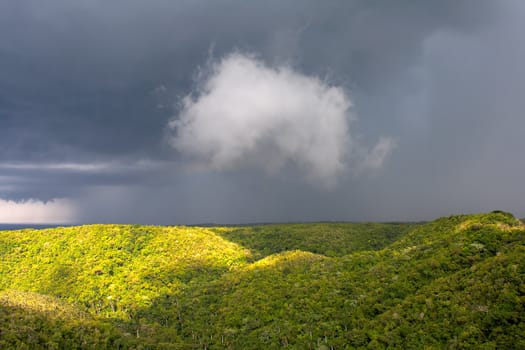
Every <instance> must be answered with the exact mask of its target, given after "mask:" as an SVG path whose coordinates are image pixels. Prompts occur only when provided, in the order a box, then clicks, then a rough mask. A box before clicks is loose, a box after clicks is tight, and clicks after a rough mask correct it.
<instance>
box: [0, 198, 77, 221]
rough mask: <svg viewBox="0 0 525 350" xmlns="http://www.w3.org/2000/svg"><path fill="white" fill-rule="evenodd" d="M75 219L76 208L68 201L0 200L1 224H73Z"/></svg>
mask: <svg viewBox="0 0 525 350" xmlns="http://www.w3.org/2000/svg"><path fill="white" fill-rule="evenodd" d="M75 217H76V210H75V207H74V205H73V203H72V202H71V201H70V200H67V199H53V200H50V201H47V202H44V201H40V200H36V199H28V200H23V201H12V200H5V199H1V198H0V223H10V224H16V223H24V224H46V223H52V224H62V223H70V222H73V221H74V219H75Z"/></svg>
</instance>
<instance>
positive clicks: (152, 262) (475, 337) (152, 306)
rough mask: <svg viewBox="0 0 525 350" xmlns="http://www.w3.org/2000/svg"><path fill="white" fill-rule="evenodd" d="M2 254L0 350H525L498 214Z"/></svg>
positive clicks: (192, 230)
mask: <svg viewBox="0 0 525 350" xmlns="http://www.w3.org/2000/svg"><path fill="white" fill-rule="evenodd" d="M0 255H1V256H2V264H1V265H0V349H1V348H6V349H11V348H14V349H39V348H40V349H75V348H78V349H116V348H122V349H128V348H129V349H223V348H225V349H279V348H283V347H284V348H290V349H353V348H386V347H389V348H399V349H407V348H409V349H410V348H411V349H420V348H425V347H427V348H436V349H438V348H454V349H467V348H473V347H475V348H483V349H505V348H508V349H513V348H525V322H524V318H525V310H524V305H525V283H524V281H525V268H524V266H523V261H525V229H524V226H523V223H522V222H521V221H519V220H516V219H515V218H514V217H513V216H512V215H510V214H507V213H503V212H493V213H489V214H478V215H460V216H451V217H448V218H441V219H438V220H435V221H433V222H430V223H427V224H417V225H416V224H393V223H392V224H374V223H363V224H351V223H338V224H335V223H321V224H287V225H262V226H252V227H208V228H199V227H160V226H138V225H88V226H78V227H67V228H54V229H42V230H18V231H1V232H0Z"/></svg>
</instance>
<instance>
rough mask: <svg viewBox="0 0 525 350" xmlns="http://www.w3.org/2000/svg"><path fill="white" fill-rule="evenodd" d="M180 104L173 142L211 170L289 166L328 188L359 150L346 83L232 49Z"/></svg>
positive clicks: (268, 169)
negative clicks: (337, 83) (330, 81)
mask: <svg viewBox="0 0 525 350" xmlns="http://www.w3.org/2000/svg"><path fill="white" fill-rule="evenodd" d="M182 102H183V103H182V109H181V112H180V115H179V118H178V119H177V120H174V121H172V122H171V123H170V127H171V128H173V129H176V135H175V137H174V139H173V140H172V141H173V145H174V147H175V148H176V149H177V150H179V151H180V152H181V153H183V154H186V155H188V156H190V157H192V158H193V159H194V160H197V161H198V162H199V163H202V164H204V165H206V166H208V167H211V168H214V169H234V168H239V167H243V166H252V167H256V168H262V169H263V170H265V171H267V172H270V173H273V172H276V171H278V170H279V169H281V168H283V167H284V166H286V165H289V164H291V165H293V166H294V167H296V168H298V169H299V170H301V171H302V172H303V173H304V174H305V177H306V178H307V179H308V180H310V181H315V182H317V183H320V184H322V185H328V186H330V185H333V184H335V183H336V180H337V176H338V175H339V174H340V173H341V172H342V171H344V169H345V168H346V163H347V160H348V159H349V156H350V155H351V152H352V150H353V148H354V140H353V138H352V137H351V134H350V128H349V124H350V121H351V119H352V118H351V115H350V114H349V109H350V107H351V105H352V103H351V101H350V99H349V97H348V96H347V94H346V93H345V91H344V90H343V89H342V88H341V87H335V86H330V85H329V84H327V83H326V82H325V81H322V80H321V79H319V78H317V77H310V76H305V75H303V74H300V73H298V72H296V71H294V70H293V69H291V68H290V67H286V66H282V67H277V68H273V67H269V66H267V65H265V64H264V63H263V62H262V61H260V60H258V59H256V58H254V57H253V56H250V55H245V54H241V53H233V54H230V55H228V56H226V57H225V58H223V59H222V60H220V61H219V62H217V63H215V64H212V65H211V67H210V72H209V73H208V74H206V75H204V76H202V77H201V79H200V81H199V86H198V91H197V92H196V93H195V94H192V95H188V96H186V97H185V98H184V99H183V101H182Z"/></svg>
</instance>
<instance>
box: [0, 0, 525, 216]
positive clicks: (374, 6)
mask: <svg viewBox="0 0 525 350" xmlns="http://www.w3.org/2000/svg"><path fill="white" fill-rule="evenodd" d="M524 17H525V8H524V5H523V4H522V2H520V1H517V0H515V1H513V0H503V1H497V2H496V1H484V0H482V1H474V0H462V1H456V0H450V1H428V2H417V3H414V2H413V1H405V0H396V1H376V2H371V1H336V2H330V3H329V4H327V3H324V2H322V3H321V2H317V1H267V2H258V3H246V2H241V1H221V2H218V1H204V0H198V1H192V2H186V1H164V0H154V1H139V0H136V1H127V2H125V3H124V2H121V1H114V2H107V1H87V0H86V1H75V2H70V1H65V0H51V1H46V3H45V4H43V3H42V2H39V1H37V0H32V1H31V0H21V1H4V2H2V3H1V4H0V164H3V165H4V166H3V167H0V198H1V199H3V200H4V201H5V200H17V201H19V200H22V199H29V198H34V199H39V200H44V201H45V200H49V199H53V198H69V200H70V201H72V202H74V203H75V205H76V206H77V209H78V211H77V212H78V213H79V214H78V215H79V216H78V217H77V220H79V221H126V222H127V221H140V222H157V223H170V222H171V223H172V222H205V221H217V222H247V221H273V220H285V221H287V220H319V219H342V220H345V219H351V220H356V219H357V220H359V219H379V220H383V219H387V220H391V219H399V220H404V219H427V218H431V217H434V216H438V215H443V214H449V213H452V212H458V211H461V212H470V211H479V210H490V209H494V208H501V209H506V210H511V211H514V212H516V214H518V215H524V214H523V213H524V211H525V208H524V207H523V204H522V198H523V195H524V193H523V190H522V189H521V188H522V186H521V182H522V179H523V178H524V175H525V161H524V160H523V159H524V158H523V156H522V151H523V150H524V149H525V141H523V139H524V138H523V137H522V135H521V134H522V131H523V130H525V125H524V124H525V118H523V110H524V107H525V106H524V102H523V101H525V100H524V99H523V98H522V97H521V92H522V91H524V89H523V88H524V84H525V69H524V68H523V63H522V62H525V43H524V41H523V35H522V33H523V32H524V29H525V28H523V27H524V23H525V21H524V19H525V18H524ZM210 48H213V52H214V53H213V54H214V55H215V56H216V57H226V55H228V54H229V53H231V52H233V51H235V50H240V51H241V52H256V53H257V54H258V55H259V56H260V59H261V60H262V61H263V62H266V63H267V64H268V65H269V66H270V67H281V66H291V67H294V70H295V71H296V72H298V74H301V75H304V76H314V77H323V79H324V78H325V77H326V79H327V81H330V84H331V86H337V87H341V89H343V90H344V93H345V94H347V95H348V96H351V99H352V102H353V109H352V112H353V113H355V115H356V116H358V120H357V121H356V122H355V123H352V124H351V127H352V128H351V130H352V135H353V137H352V139H351V140H353V141H355V142H356V143H358V144H359V145H360V146H361V147H362V148H363V149H368V150H369V152H368V153H367V152H364V153H366V154H367V155H368V158H366V157H365V156H362V158H363V159H366V160H365V161H363V164H366V163H367V162H368V165H369V166H373V165H374V164H377V163H378V162H379V161H380V160H381V158H382V157H384V155H382V154H383V153H384V152H385V150H386V149H389V147H391V146H392V145H388V140H389V139H388V137H393V138H395V139H396V145H397V148H396V149H395V152H393V153H392V154H391V157H390V159H389V161H388V162H387V163H385V165H384V166H383V168H382V169H381V171H379V172H376V173H363V172H360V171H357V172H355V173H352V172H350V173H345V175H344V176H339V182H338V184H337V186H336V188H335V189H336V190H335V191H324V190H322V189H319V188H315V187H311V186H309V185H308V184H307V183H303V182H301V181H299V182H298V181H297V180H296V176H297V172H296V171H294V169H293V168H289V167H288V166H284V167H282V168H281V169H280V176H277V177H267V176H266V175H265V174H259V173H258V172H257V171H256V169H254V168H253V167H252V168H250V167H248V168H242V169H237V170H235V171H228V172H224V171H222V170H221V168H219V169H215V170H211V171H196V170H194V169H192V170H188V169H186V167H185V165H184V164H185V163H184V162H183V160H182V159H181V154H180V153H179V152H175V151H174V150H173V149H172V147H171V146H170V142H169V140H170V137H171V135H170V133H169V132H168V131H167V130H166V125H167V124H168V122H169V121H170V120H171V119H172V117H173V115H183V113H182V112H183V110H181V109H180V105H178V103H179V102H180V99H181V97H183V96H186V95H187V94H188V93H190V92H191V91H192V89H193V87H194V86H195V78H196V77H195V72H197V71H198V66H202V65H205V64H206V60H207V59H208V57H209V50H210ZM197 102H198V101H197ZM181 113H182V114H181ZM354 130H355V133H354ZM377 140H383V141H382V143H381V142H380V143H379V144H377V145H375V143H376V142H377ZM307 153H308V152H306V153H305V154H307ZM280 154H281V155H282V154H285V153H282V152H280ZM374 156H375V157H376V158H375V159H374ZM6 164H7V165H17V166H15V167H13V166H11V167H8V166H5V165H6ZM49 164H55V165H56V164H77V165H78V164H84V168H82V167H79V168H71V167H70V168H63V167H62V168H60V167H54V168H53V167H49V166H48V165H49ZM90 164H106V165H109V164H111V165H112V170H111V171H108V169H107V168H106V169H104V170H103V169H99V170H97V169H95V168H91V170H89V171H87V170H88V169H90V168H89V166H90ZM137 164H138V165H137ZM141 164H142V165H141ZM143 164H148V165H147V166H143Z"/></svg>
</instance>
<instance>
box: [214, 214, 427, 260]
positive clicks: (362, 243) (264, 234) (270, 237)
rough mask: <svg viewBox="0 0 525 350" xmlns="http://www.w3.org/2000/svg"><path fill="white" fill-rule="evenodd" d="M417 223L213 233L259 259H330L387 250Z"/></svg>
mask: <svg viewBox="0 0 525 350" xmlns="http://www.w3.org/2000/svg"><path fill="white" fill-rule="evenodd" d="M417 225H418V224H414V223H388V224H385V223H310V224H272V225H261V226H246V227H233V228H231V229H230V230H214V229H213V228H211V230H212V231H214V232H215V233H216V234H217V235H219V236H221V237H222V238H224V239H226V240H229V241H231V242H234V243H237V244H239V245H241V246H243V247H245V248H248V249H250V250H251V252H252V254H253V258H254V259H255V260H256V259H260V258H263V257H266V256H269V255H272V254H276V253H281V252H285V251H290V250H302V251H307V252H311V253H315V254H322V255H325V256H329V257H337V256H344V255H348V254H351V253H354V252H357V251H362V250H379V249H382V248H385V247H387V246H388V245H389V244H391V243H393V242H394V241H396V240H397V239H398V238H399V237H401V236H403V235H404V234H406V233H407V232H408V231H410V230H411V229H412V228H414V227H415V226H417Z"/></svg>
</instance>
